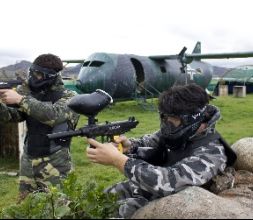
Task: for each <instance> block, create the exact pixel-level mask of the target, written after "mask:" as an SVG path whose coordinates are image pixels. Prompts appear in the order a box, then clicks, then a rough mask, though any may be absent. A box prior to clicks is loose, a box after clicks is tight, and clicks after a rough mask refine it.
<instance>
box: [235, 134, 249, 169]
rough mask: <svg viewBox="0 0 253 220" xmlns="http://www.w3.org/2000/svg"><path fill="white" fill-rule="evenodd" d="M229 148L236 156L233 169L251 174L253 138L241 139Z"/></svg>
mask: <svg viewBox="0 0 253 220" xmlns="http://www.w3.org/2000/svg"><path fill="white" fill-rule="evenodd" d="M231 148H232V149H233V150H234V151H235V153H236V155H237V161H236V163H235V165H234V167H235V169H237V170H248V171H250V172H253V138H250V137H249V138H242V139H240V140H238V141H237V142H235V143H234V144H233V145H232V146H231Z"/></svg>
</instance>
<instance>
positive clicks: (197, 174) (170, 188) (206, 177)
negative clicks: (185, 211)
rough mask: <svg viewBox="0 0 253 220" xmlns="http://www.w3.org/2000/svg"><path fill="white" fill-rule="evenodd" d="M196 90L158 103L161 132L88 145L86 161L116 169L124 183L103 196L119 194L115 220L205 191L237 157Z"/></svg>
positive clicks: (182, 89)
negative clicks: (190, 190)
mask: <svg viewBox="0 0 253 220" xmlns="http://www.w3.org/2000/svg"><path fill="white" fill-rule="evenodd" d="M208 103H209V96H208V94H207V93H206V92H205V90H203V89H202V88H201V87H199V86H197V85H195V84H190V85H186V86H174V87H172V88H170V89H168V90H167V91H165V92H163V93H162V94H161V96H160V97H159V114H160V130H159V131H157V132H155V133H154V134H150V135H144V136H143V137H141V138H139V139H133V138H132V139H127V138H126V137H124V136H120V137H119V138H118V141H117V143H121V144H122V145H123V147H124V154H121V153H120V152H119V151H118V150H117V148H116V147H115V143H104V144H102V143H99V142H97V141H96V140H94V139H88V143H89V144H90V145H92V146H93V147H95V148H90V147H88V148H87V156H88V158H89V159H90V160H91V161H92V162H94V163H99V164H104V165H112V166H114V167H116V168H118V169H119V170H120V171H121V172H122V173H123V174H124V175H125V176H126V177H127V178H128V180H127V181H125V182H121V183H118V184H116V185H114V186H112V187H110V188H108V189H107V190H106V191H107V192H111V193H118V194H119V204H120V207H119V213H118V216H117V217H123V218H129V217H131V216H132V215H133V213H134V212H135V211H136V210H137V209H139V208H140V207H142V206H144V205H146V204H147V203H148V202H149V201H152V200H154V199H158V198H161V197H165V196H168V195H171V194H174V193H177V192H179V191H180V190H183V189H185V188H186V187H188V186H204V185H205V184H207V183H208V182H209V181H211V179H212V178H213V177H214V176H216V175H218V174H219V173H221V172H223V171H224V169H225V168H226V167H227V166H230V165H232V164H233V163H234V161H235V159H236V156H235V154H234V153H233V151H231V149H230V148H229V146H228V145H227V144H226V142H225V141H224V140H223V139H222V137H221V136H220V135H219V133H218V132H217V131H216V130H215V123H216V122H217V121H218V120H219V118H220V111H219V109H218V108H217V107H215V106H213V105H209V104H208Z"/></svg>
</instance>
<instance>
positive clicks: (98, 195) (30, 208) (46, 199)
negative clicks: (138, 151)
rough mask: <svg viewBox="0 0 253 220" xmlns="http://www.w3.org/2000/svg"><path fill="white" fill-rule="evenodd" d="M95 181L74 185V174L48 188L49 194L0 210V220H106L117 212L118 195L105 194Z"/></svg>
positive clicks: (75, 179) (37, 194)
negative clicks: (58, 185) (57, 184)
mask: <svg viewBox="0 0 253 220" xmlns="http://www.w3.org/2000/svg"><path fill="white" fill-rule="evenodd" d="M103 190H104V186H103V185H98V184H97V183H96V182H95V181H92V180H91V181H89V183H87V184H86V185H81V184H78V183H77V176H76V174H75V173H74V172H72V173H70V174H69V176H68V178H67V179H65V180H64V181H63V182H62V186H61V187H55V186H50V187H49V188H48V192H46V193H45V192H37V193H32V194H30V195H29V196H27V198H26V199H25V200H24V201H23V202H22V203H21V204H16V205H12V206H10V207H8V208H5V209H3V210H2V211H1V213H0V217H1V218H2V219H24V218H25V219H65V218H70V219H106V218H111V217H115V213H117V209H118V204H117V195H115V194H109V193H104V191H103Z"/></svg>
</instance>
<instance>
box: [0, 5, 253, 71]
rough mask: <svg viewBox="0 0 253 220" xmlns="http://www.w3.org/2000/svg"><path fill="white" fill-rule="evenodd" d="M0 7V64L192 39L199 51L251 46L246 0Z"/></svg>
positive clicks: (141, 51) (156, 49) (145, 51)
mask: <svg viewBox="0 0 253 220" xmlns="http://www.w3.org/2000/svg"><path fill="white" fill-rule="evenodd" d="M0 9H1V11H0V24H1V25H0V30H1V32H0V67H2V66H6V65H9V64H15V63H16V62H19V61H20V60H28V61H33V60H34V59H35V58H36V57H37V56H38V55H40V54H42V53H53V54H56V55H58V56H59V57H60V58H61V59H85V58H87V57H88V56H89V55H90V54H91V53H94V52H108V53H122V54H124V53H126V54H136V55H144V56H149V55H171V54H178V53H179V52H180V50H181V49H182V48H183V47H184V46H186V47H187V48H188V50H187V53H191V52H192V50H193V48H194V46H195V43H196V42H197V41H201V43H202V53H219V52H237V51H240V52H243V51H253V27H252V21H253V19H252V15H253V1H252V0H1V1H0ZM244 60H245V59H244ZM233 61H235V60H233ZM236 61H237V63H236V64H237V65H238V64H239V62H241V61H242V60H241V59H239V60H238V59H236ZM246 61H247V62H248V63H249V64H250V63H251V64H253V58H249V59H246ZM208 62H210V61H208ZM224 62H225V64H226V65H228V66H229V65H234V64H233V63H232V60H225V61H223V63H224Z"/></svg>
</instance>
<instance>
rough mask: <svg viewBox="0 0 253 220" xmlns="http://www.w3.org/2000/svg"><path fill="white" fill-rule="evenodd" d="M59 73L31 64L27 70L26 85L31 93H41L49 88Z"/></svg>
mask: <svg viewBox="0 0 253 220" xmlns="http://www.w3.org/2000/svg"><path fill="white" fill-rule="evenodd" d="M58 75H59V72H57V71H55V70H53V69H48V68H44V67H40V66H38V65H36V64H32V66H31V67H30V69H29V80H28V85H29V87H30V89H31V90H32V91H33V92H41V91H44V90H47V89H48V88H50V87H51V86H52V85H53V84H54V83H55V81H56V78H57V77H58Z"/></svg>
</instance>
